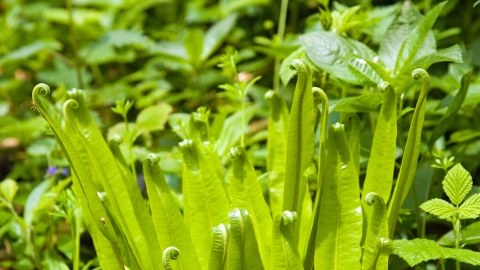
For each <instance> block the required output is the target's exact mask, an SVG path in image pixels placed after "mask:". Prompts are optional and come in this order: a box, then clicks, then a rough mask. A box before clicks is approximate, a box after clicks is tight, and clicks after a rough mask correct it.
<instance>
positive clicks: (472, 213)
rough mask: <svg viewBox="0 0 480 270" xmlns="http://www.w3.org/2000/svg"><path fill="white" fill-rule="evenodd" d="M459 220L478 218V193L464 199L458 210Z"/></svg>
mask: <svg viewBox="0 0 480 270" xmlns="http://www.w3.org/2000/svg"><path fill="white" fill-rule="evenodd" d="M458 212H459V213H460V218H461V219H466V218H477V217H478V216H480V193H477V194H473V195H472V196H470V197H469V198H468V199H466V200H465V201H464V202H463V203H462V205H460V209H458Z"/></svg>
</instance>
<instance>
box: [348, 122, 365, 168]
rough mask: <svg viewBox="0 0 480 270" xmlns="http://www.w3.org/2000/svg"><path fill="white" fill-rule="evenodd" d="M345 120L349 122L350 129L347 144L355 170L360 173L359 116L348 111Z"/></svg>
mask: <svg viewBox="0 0 480 270" xmlns="http://www.w3.org/2000/svg"><path fill="white" fill-rule="evenodd" d="M345 122H347V123H348V122H350V123H351V124H350V126H351V128H350V131H348V133H347V135H348V145H349V146H350V152H351V153H352V158H353V160H354V163H355V168H357V172H358V173H360V148H361V146H360V132H361V126H360V125H361V123H360V118H359V117H358V115H357V114H355V113H348V114H346V115H345Z"/></svg>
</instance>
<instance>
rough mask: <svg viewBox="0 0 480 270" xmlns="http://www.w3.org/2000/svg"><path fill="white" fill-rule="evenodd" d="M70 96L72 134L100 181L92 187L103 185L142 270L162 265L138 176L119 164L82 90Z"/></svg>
mask: <svg viewBox="0 0 480 270" xmlns="http://www.w3.org/2000/svg"><path fill="white" fill-rule="evenodd" d="M69 96H70V98H71V99H70V100H68V101H67V102H66V103H65V104H64V115H65V118H66V119H67V122H68V123H69V125H68V127H69V128H70V129H71V131H70V132H69V135H70V136H72V137H75V136H76V137H77V138H78V142H77V143H75V145H79V144H81V145H83V147H84V150H82V151H81V152H80V153H83V155H84V157H83V159H84V160H85V161H88V166H90V168H91V171H92V174H93V176H94V178H93V179H95V181H96V183H92V184H93V185H96V186H98V185H100V184H101V185H103V188H104V189H105V192H106V193H107V196H108V199H109V202H110V203H111V212H112V215H113V218H114V219H115V222H116V223H117V224H118V227H119V229H121V231H122V232H123V234H124V235H125V237H126V239H127V243H128V247H126V248H131V250H132V251H133V254H135V258H136V260H138V263H139V264H140V266H141V267H148V265H156V264H158V263H160V262H159V261H157V260H159V258H158V256H154V255H155V254H156V253H161V250H160V245H159V243H158V241H157V239H155V238H153V237H149V236H150V235H155V228H154V225H153V220H152V219H151V216H150V213H149V211H148V208H147V206H146V204H145V202H144V199H143V198H142V195H141V193H140V189H139V188H138V186H137V185H136V181H132V179H135V180H136V177H134V176H133V175H132V174H131V172H130V171H127V170H126V169H125V168H124V167H123V166H119V163H117V161H116V159H115V157H114V156H113V154H112V152H111V151H110V149H109V146H108V144H107V143H106V142H105V139H104V138H103V135H102V133H101V132H100V130H99V129H98V127H97V126H96V124H95V122H94V121H93V119H92V117H91V115H90V113H89V110H88V106H87V104H86V101H85V98H84V96H83V93H82V91H80V90H78V91H77V90H75V91H72V92H71V93H69ZM100 157H101V158H100ZM80 181H81V182H83V181H85V179H80ZM90 181H91V180H90ZM93 185H92V188H94V187H93ZM94 191H95V193H96V192H98V191H103V190H98V189H97V190H94ZM92 192H93V191H92ZM93 212H94V211H93V210H92V213H93Z"/></svg>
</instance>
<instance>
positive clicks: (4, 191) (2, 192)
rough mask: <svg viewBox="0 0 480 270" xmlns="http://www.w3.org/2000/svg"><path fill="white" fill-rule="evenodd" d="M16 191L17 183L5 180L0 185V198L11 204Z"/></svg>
mask: <svg viewBox="0 0 480 270" xmlns="http://www.w3.org/2000/svg"><path fill="white" fill-rule="evenodd" d="M46 182H48V181H46ZM17 191H18V185H17V182H16V181H15V180H13V179H5V180H3V181H2V182H1V183H0V196H2V197H3V198H5V200H7V202H10V203H11V202H12V201H13V198H15V195H16V194H17Z"/></svg>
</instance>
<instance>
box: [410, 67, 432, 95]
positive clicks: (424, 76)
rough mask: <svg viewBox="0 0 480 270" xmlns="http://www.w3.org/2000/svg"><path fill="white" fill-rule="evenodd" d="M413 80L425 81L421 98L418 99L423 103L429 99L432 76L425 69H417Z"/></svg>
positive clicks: (414, 71) (413, 73)
mask: <svg viewBox="0 0 480 270" xmlns="http://www.w3.org/2000/svg"><path fill="white" fill-rule="evenodd" d="M412 78H413V79H414V80H419V79H420V78H422V79H423V86H422V90H420V97H419V98H418V100H419V101H423V100H424V99H425V98H426V97H427V93H428V90H430V76H429V75H428V73H427V71H425V70H424V69H422V68H416V69H414V70H413V71H412Z"/></svg>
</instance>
